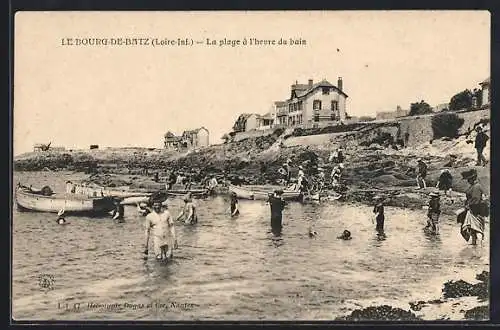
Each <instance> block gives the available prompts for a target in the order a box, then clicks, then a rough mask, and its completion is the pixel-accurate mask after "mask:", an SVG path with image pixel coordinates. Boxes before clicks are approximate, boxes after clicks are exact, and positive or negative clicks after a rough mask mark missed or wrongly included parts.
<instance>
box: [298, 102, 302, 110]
mask: <svg viewBox="0 0 500 330" xmlns="http://www.w3.org/2000/svg"><path fill="white" fill-rule="evenodd" d="M302 109H303V108H302V101H299V110H302Z"/></svg>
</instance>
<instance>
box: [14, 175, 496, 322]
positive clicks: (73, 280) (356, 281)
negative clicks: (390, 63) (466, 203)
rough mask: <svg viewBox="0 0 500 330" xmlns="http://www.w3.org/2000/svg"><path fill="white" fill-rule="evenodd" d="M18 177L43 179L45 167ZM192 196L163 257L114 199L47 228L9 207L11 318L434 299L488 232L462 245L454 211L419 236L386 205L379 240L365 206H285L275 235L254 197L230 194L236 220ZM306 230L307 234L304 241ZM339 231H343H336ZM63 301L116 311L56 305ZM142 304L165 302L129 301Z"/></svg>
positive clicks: (291, 312) (311, 313)
mask: <svg viewBox="0 0 500 330" xmlns="http://www.w3.org/2000/svg"><path fill="white" fill-rule="evenodd" d="M27 179H28V182H27V183H33V184H34V185H35V184H37V183H39V184H37V185H44V184H46V183H51V186H52V187H54V185H53V184H52V182H53V180H54V177H53V176H52V177H50V175H49V174H47V175H46V177H43V175H42V176H40V175H39V176H38V177H36V176H33V177H28V178H27ZM29 179H31V180H32V182H29ZM59 179H60V180H61V181H62V182H64V180H66V177H64V176H61V177H60V178H59ZM44 180H45V181H44ZM23 181H26V179H25V180H23ZM53 189H54V188H53ZM61 189H63V185H61V188H56V189H54V190H61ZM197 203H198V212H199V223H198V225H197V226H183V225H180V226H179V225H178V226H177V233H178V240H179V249H178V250H175V258H174V259H173V260H172V261H171V262H169V263H168V264H167V265H162V264H158V263H156V261H154V260H152V259H153V258H149V259H148V260H146V261H145V260H143V254H142V251H143V242H144V230H143V227H142V224H143V221H144V218H143V217H141V216H139V215H138V214H137V213H136V211H135V208H134V207H126V209H125V217H126V218H125V220H126V221H125V222H124V223H114V222H113V221H111V219H99V218H94V219H92V218H85V217H68V218H67V220H69V222H70V224H69V225H66V226H60V225H57V224H56V223H55V221H54V219H55V215H51V214H44V213H18V212H17V211H14V219H13V247H14V250H13V313H14V316H15V317H16V318H17V319H29V318H41V319H67V320H69V319H148V320H153V319H160V320H172V319H188V320H193V319H233V320H234V319H332V318H334V317H335V316H338V315H340V314H343V313H344V312H343V307H344V306H343V302H345V301H347V300H349V301H357V300H360V301H361V300H365V299H376V298H385V299H393V300H395V301H405V302H406V301H410V300H412V299H414V298H415V297H417V298H422V299H424V297H425V296H429V297H430V298H436V295H438V296H439V295H440V286H441V285H442V283H443V281H444V280H448V279H453V278H455V277H456V276H460V274H461V273H464V272H466V273H468V272H472V273H474V274H475V273H478V272H480V271H482V270H483V269H485V268H486V267H487V265H488V263H489V255H488V250H489V249H488V246H489V237H488V234H487V235H486V237H485V240H484V242H483V246H481V245H478V246H476V247H472V246H470V245H467V243H466V242H465V241H464V240H463V239H462V237H461V236H460V233H459V228H458V226H457V225H456V221H455V219H453V218H450V217H446V216H442V217H441V228H440V235H439V236H430V235H426V234H425V233H424V232H423V230H422V228H423V226H425V223H426V215H425V213H424V212H423V211H410V210H401V209H393V208H387V209H386V220H385V228H384V229H385V233H386V236H385V237H380V236H377V233H376V232H375V224H373V223H372V221H371V219H372V217H373V215H372V208H371V207H369V206H363V205H353V204H342V203H332V204H329V205H327V204H325V205H323V204H322V205H320V206H318V205H311V204H307V205H302V204H299V203H290V204H289V205H288V206H287V207H286V208H285V210H284V213H283V229H282V230H281V231H280V232H278V231H274V230H272V228H271V226H270V215H269V213H270V211H269V205H266V203H263V202H259V201H240V212H241V214H240V216H239V217H237V218H230V217H229V215H228V214H226V213H225V211H226V210H227V208H228V205H229V201H228V200H227V199H226V198H224V197H217V198H213V199H209V200H205V201H201V200H199V201H197ZM181 207H182V201H181V200H176V199H174V200H172V201H171V202H170V204H169V208H170V212H171V213H172V214H173V215H174V216H175V215H176V214H177V212H179V211H180V209H181ZM310 228H314V230H315V231H316V232H317V235H316V236H315V237H314V238H310V237H309V235H308V232H309V229H310ZM346 229H347V230H349V231H350V232H351V233H352V239H351V240H347V241H345V240H340V239H337V236H338V235H340V234H341V233H342V232H343V231H344V230H346ZM41 273H46V274H53V275H54V277H55V283H54V288H53V290H50V291H48V292H42V291H41V290H40V288H39V286H38V280H37V276H38V275H39V274H41ZM68 301H70V302H72V303H74V302H79V303H82V304H87V303H89V302H93V303H100V304H112V303H122V304H125V303H127V304H128V305H127V306H128V307H126V308H122V309H113V310H98V309H92V308H82V309H80V310H79V311H77V312H75V311H68V310H66V309H60V308H58V303H61V304H64V303H66V302H68ZM153 302H161V303H163V304H170V305H169V306H170V307H169V308H165V307H164V305H161V304H160V305H158V306H163V307H158V308H146V307H144V308H139V307H137V305H138V304H140V303H144V306H147V304H148V303H153ZM134 304H135V305H136V307H134Z"/></svg>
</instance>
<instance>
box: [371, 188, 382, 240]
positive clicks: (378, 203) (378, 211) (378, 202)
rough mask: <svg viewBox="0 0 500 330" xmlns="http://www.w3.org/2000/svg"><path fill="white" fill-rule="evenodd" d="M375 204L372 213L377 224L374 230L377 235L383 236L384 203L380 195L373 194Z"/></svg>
mask: <svg viewBox="0 0 500 330" xmlns="http://www.w3.org/2000/svg"><path fill="white" fill-rule="evenodd" d="M374 200H375V206H374V207H373V213H375V221H376V222H377V226H376V227H375V230H376V231H377V235H379V236H383V235H385V234H384V222H385V214H384V204H383V199H382V197H381V196H375V198H374Z"/></svg>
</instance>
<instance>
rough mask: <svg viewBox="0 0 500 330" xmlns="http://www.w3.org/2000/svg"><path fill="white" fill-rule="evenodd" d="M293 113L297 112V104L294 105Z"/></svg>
mask: <svg viewBox="0 0 500 330" xmlns="http://www.w3.org/2000/svg"><path fill="white" fill-rule="evenodd" d="M293 111H297V103H294V104H293Z"/></svg>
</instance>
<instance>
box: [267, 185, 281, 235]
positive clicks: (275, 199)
mask: <svg viewBox="0 0 500 330" xmlns="http://www.w3.org/2000/svg"><path fill="white" fill-rule="evenodd" d="M268 202H269V205H270V207H271V229H272V230H273V232H278V233H280V232H281V228H282V227H283V224H282V220H283V209H284V208H285V201H284V200H283V191H282V190H275V191H274V194H273V193H269V200H268Z"/></svg>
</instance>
